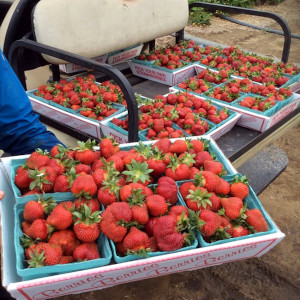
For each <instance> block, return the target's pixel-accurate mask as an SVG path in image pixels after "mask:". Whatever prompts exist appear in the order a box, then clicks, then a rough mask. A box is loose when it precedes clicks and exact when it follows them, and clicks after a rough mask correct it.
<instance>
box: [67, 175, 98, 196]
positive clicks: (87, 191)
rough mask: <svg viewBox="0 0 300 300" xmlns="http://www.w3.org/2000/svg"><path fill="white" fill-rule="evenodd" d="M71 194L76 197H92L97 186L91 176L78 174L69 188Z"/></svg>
mask: <svg viewBox="0 0 300 300" xmlns="http://www.w3.org/2000/svg"><path fill="white" fill-rule="evenodd" d="M71 192H72V193H73V194H75V196H76V197H80V196H85V197H86V196H87V197H89V196H94V195H95V194H96V193H97V185H96V183H95V180H94V178H93V176H92V175H89V174H86V173H80V174H78V176H77V177H76V178H75V180H74V182H73V184H72V186H71Z"/></svg>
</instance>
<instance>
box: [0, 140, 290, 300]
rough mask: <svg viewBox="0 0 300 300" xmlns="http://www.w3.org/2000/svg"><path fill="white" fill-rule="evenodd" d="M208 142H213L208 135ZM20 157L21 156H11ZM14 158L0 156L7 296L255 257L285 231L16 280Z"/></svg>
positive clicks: (49, 294)
mask: <svg viewBox="0 0 300 300" xmlns="http://www.w3.org/2000/svg"><path fill="white" fill-rule="evenodd" d="M212 142H213V143H214V141H213V140H212ZM129 145H135V144H127V145H126V146H129ZM24 157H26V156H18V157H14V158H24ZM14 158H12V157H7V158H2V159H1V162H0V175H1V176H0V190H4V191H5V197H4V199H3V200H2V201H1V202H0V211H1V224H0V225H1V239H2V243H1V245H2V248H1V251H2V252H1V254H2V255H1V257H2V265H1V266H2V284H3V286H4V287H5V288H6V289H7V290H8V291H9V293H10V294H11V295H12V297H14V298H16V299H27V300H28V299H34V300H41V299H50V298H54V297H60V296H64V295H70V294H78V293H84V292H88V291H94V290H100V289H103V288H107V287H112V286H115V285H118V284H123V283H127V282H132V281H137V280H143V279H148V278H152V277H158V276H164V275H169V274H172V273H178V272H182V271H193V270H197V269H202V268H206V267H210V266H216V265H220V264H223V263H228V262H232V261H237V260H242V259H248V258H252V257H259V256H261V255H263V254H265V253H267V252H268V251H269V250H271V249H272V248H273V247H275V246H276V245H277V244H278V243H279V242H280V241H281V240H282V239H283V238H284V236H285V235H284V233H282V232H281V231H280V230H279V229H278V228H276V231H275V232H274V233H271V234H266V235H263V236H259V237H252V238H251V237H250V238H247V239H243V240H240V241H234V242H228V243H223V244H220V245H215V246H209V247H204V248H196V249H193V250H188V251H184V252H178V253H173V254H166V255H161V256H156V257H152V258H146V259H141V260H137V261H130V262H125V263H119V264H111V265H108V266H103V267H98V268H94V269H88V270H84V271H76V272H72V273H67V274H61V275H55V276H48V277H43V278H39V279H33V280H27V281H22V280H21V278H20V277H19V276H18V275H17V273H16V259H15V249H14V243H13V239H12V236H13V230H14V213H13V207H14V204H15V199H14V196H13V193H12V189H11V186H10V180H9V174H10V161H11V159H14ZM232 168H233V167H232ZM233 170H234V168H233Z"/></svg>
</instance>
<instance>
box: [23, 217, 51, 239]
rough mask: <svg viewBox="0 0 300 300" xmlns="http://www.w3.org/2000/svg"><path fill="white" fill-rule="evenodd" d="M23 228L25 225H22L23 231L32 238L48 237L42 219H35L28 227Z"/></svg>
mask: <svg viewBox="0 0 300 300" xmlns="http://www.w3.org/2000/svg"><path fill="white" fill-rule="evenodd" d="M24 229H25V227H23V231H24V233H25V234H27V235H28V236H30V237H31V238H32V239H33V240H36V239H40V240H41V241H46V240H47V239H48V235H49V229H48V226H47V223H46V221H45V220H44V219H35V220H34V221H33V222H32V223H31V224H30V225H29V227H27V228H26V229H25V230H24Z"/></svg>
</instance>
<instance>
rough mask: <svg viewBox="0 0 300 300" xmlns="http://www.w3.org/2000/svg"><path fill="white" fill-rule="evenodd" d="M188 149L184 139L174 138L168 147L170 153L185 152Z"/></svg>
mask: <svg viewBox="0 0 300 300" xmlns="http://www.w3.org/2000/svg"><path fill="white" fill-rule="evenodd" d="M187 150H188V147H187V143H186V142H185V141H184V140H176V141H175V142H174V143H173V144H172V145H171V146H170V148H169V152H171V153H177V154H181V153H185V152H186V151H187Z"/></svg>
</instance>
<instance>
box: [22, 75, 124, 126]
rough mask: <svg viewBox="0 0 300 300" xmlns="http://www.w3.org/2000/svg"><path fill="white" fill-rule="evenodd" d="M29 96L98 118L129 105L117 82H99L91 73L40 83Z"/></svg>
mask: <svg viewBox="0 0 300 300" xmlns="http://www.w3.org/2000/svg"><path fill="white" fill-rule="evenodd" d="M27 95H28V96H29V97H30V98H34V99H37V100H39V101H42V102H44V103H47V104H49V105H51V106H54V107H57V108H59V109H61V110H64V111H67V112H71V113H73V114H76V115H78V116H81V117H85V118H89V119H91V120H97V121H102V120H104V119H105V118H107V117H109V116H112V115H116V114H119V113H121V112H123V111H124V110H125V107H126V101H125V98H124V96H123V93H122V91H121V89H120V88H119V86H118V85H116V84H114V83H111V82H109V81H106V82H103V83H101V84H100V83H97V82H96V80H95V77H94V76H93V75H92V74H89V75H87V76H76V77H71V78H69V79H62V80H60V81H59V82H53V83H48V84H45V85H41V86H39V87H38V88H37V89H34V90H31V91H28V92H27Z"/></svg>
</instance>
